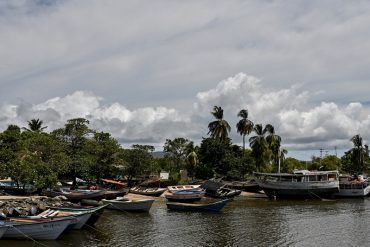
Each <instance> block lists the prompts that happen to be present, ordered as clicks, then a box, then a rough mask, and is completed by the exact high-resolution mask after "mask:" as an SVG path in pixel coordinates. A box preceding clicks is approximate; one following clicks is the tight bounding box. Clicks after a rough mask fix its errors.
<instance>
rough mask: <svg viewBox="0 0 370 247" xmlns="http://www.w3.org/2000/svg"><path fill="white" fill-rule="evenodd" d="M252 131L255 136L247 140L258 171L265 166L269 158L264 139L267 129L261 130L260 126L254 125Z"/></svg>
mask: <svg viewBox="0 0 370 247" xmlns="http://www.w3.org/2000/svg"><path fill="white" fill-rule="evenodd" d="M253 131H254V133H255V134H256V135H255V136H252V137H251V138H249V145H250V147H251V148H252V156H253V157H254V159H255V161H256V169H257V171H259V170H260V169H261V168H262V167H263V166H264V165H265V163H266V162H267V159H268V156H269V153H268V151H269V147H268V143H267V141H266V137H265V136H266V133H267V129H266V128H263V126H262V124H256V125H255V126H254V127H253Z"/></svg>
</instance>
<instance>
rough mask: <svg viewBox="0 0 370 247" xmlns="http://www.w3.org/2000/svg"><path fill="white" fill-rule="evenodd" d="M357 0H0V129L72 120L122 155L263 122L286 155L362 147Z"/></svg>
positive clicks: (362, 33)
mask: <svg viewBox="0 0 370 247" xmlns="http://www.w3.org/2000/svg"><path fill="white" fill-rule="evenodd" d="M369 41H370V2H369V1H361V0H358V1H355V2H353V1H340V0H335V1H330V0H327V1H315V0H306V1H303V0H302V1H299V0H295V1H293V0H291V1H289V0H288V1H272V0H255V1H244V0H241V1H237V0H231V1H217V0H216V1H215V0H209V1H207V0H204V1H202V0H201V1H199V0H188V1H182V0H157V1H151V0H146V1H140V0H137V1H121V0H0V88H1V90H0V131H3V130H5V129H6V128H7V126H8V125H9V124H17V125H19V126H27V121H29V120H30V119H36V118H39V119H41V120H43V122H44V124H45V125H46V126H48V128H47V131H52V130H53V129H56V128H61V127H63V125H64V124H65V123H66V121H67V120H68V119H71V118H76V117H84V118H86V119H88V120H89V121H90V127H91V128H93V129H96V130H98V131H105V132H109V133H111V134H112V136H113V137H114V138H116V139H117V140H119V142H120V143H121V144H122V146H123V147H129V146H130V145H132V144H136V143H138V144H150V145H154V146H155V147H156V150H157V151H161V150H162V149H163V143H164V142H165V140H166V139H173V138H176V137H185V138H188V139H190V140H192V141H194V142H195V143H199V142H200V141H201V140H202V138H203V137H207V132H208V129H207V125H208V123H209V122H210V121H213V117H212V115H211V114H210V112H211V111H212V108H213V106H216V105H217V106H221V107H222V108H223V109H224V117H225V119H226V120H227V121H228V122H229V123H230V125H231V126H232V130H231V132H230V137H231V138H232V140H233V142H234V143H237V144H241V140H242V139H241V136H240V135H239V134H238V133H237V131H236V128H235V124H236V123H237V121H238V120H239V119H238V117H237V113H238V112H239V111H240V110H241V109H247V110H248V112H249V119H250V120H252V121H253V122H254V123H261V124H263V125H266V124H272V125H273V126H274V127H275V131H276V133H277V134H278V135H280V136H281V137H282V146H283V147H284V148H285V149H287V150H288V156H289V155H290V156H293V157H296V158H300V159H310V158H311V156H312V155H316V156H319V155H320V151H319V150H320V149H323V150H324V154H334V153H335V150H336V151H337V152H338V155H340V154H342V153H343V151H345V150H348V149H350V148H351V146H352V143H351V141H350V139H351V137H352V136H354V135H356V134H360V135H361V136H362V138H363V140H364V143H368V140H369V139H370V97H369V93H370V90H369V88H370V83H369V80H370V69H369V65H370V56H369V54H370V42H369Z"/></svg>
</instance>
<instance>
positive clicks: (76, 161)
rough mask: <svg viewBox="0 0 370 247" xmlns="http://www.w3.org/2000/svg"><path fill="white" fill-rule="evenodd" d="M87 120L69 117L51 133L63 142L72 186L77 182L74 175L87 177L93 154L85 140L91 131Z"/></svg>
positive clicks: (89, 136)
mask: <svg viewBox="0 0 370 247" xmlns="http://www.w3.org/2000/svg"><path fill="white" fill-rule="evenodd" d="M88 124H89V121H88V120H87V119H84V118H75V119H70V120H68V121H67V123H66V124H65V125H64V128H61V129H56V130H54V131H53V132H52V133H51V134H52V135H53V136H54V137H55V138H57V139H58V140H60V141H63V142H64V143H65V148H66V150H65V152H66V154H67V155H68V156H69V164H68V171H69V174H68V176H69V177H72V178H73V184H72V187H75V186H76V184H77V181H76V177H77V176H80V177H87V176H88V175H89V169H90V166H91V165H92V164H93V163H94V156H93V155H91V154H90V153H89V152H88V149H87V148H86V142H87V139H88V138H91V135H92V134H93V131H92V130H91V129H89V127H88Z"/></svg>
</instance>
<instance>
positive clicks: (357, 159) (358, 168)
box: [351, 135, 366, 174]
mask: <svg viewBox="0 0 370 247" xmlns="http://www.w3.org/2000/svg"><path fill="white" fill-rule="evenodd" d="M351 141H352V143H353V148H352V150H351V152H352V159H353V160H352V162H353V164H354V166H355V172H356V173H358V174H361V173H362V172H363V170H364V155H365V154H366V149H365V147H364V146H363V143H362V137H361V136H360V135H355V136H353V137H352V138H351Z"/></svg>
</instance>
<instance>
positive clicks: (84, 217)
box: [30, 209, 93, 229]
mask: <svg viewBox="0 0 370 247" xmlns="http://www.w3.org/2000/svg"><path fill="white" fill-rule="evenodd" d="M92 214H93V212H90V211H87V212H66V211H65V212H63V211H59V210H55V209H48V210H46V211H44V212H42V213H40V214H38V215H37V216H30V218H32V219H35V218H55V217H68V216H69V217H73V218H74V221H72V222H71V224H70V226H69V227H67V229H68V228H70V229H81V228H82V227H83V226H84V225H85V224H86V222H87V221H88V220H89V218H90V217H91V215H92Z"/></svg>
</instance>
